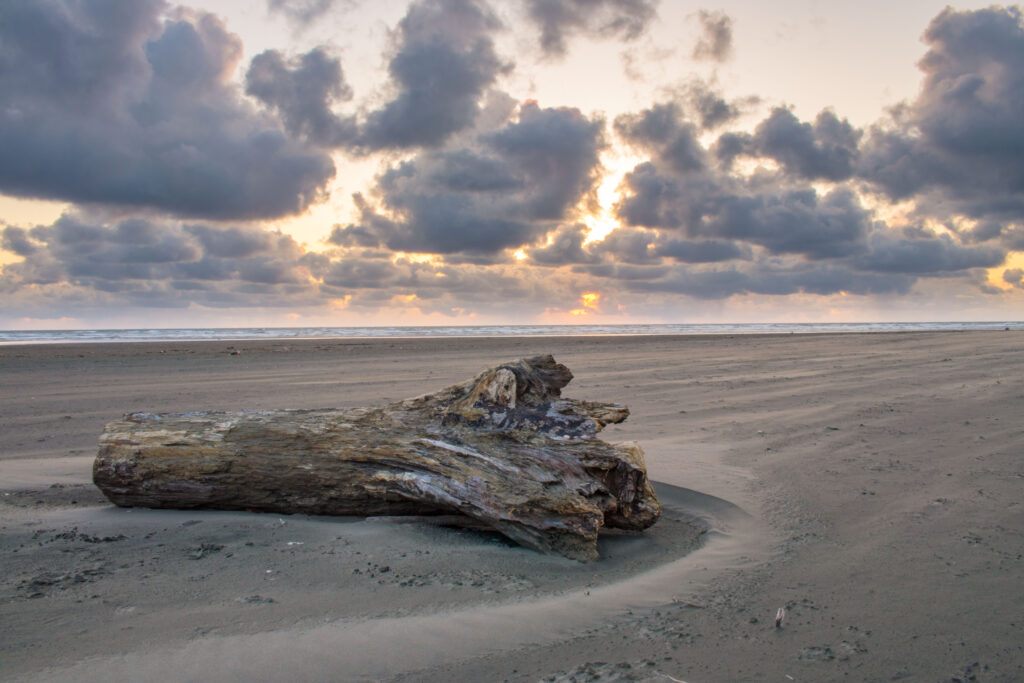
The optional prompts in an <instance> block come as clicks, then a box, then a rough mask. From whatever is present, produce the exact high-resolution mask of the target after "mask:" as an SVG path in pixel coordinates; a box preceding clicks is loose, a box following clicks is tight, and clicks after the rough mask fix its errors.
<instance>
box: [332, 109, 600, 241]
mask: <svg viewBox="0 0 1024 683" xmlns="http://www.w3.org/2000/svg"><path fill="white" fill-rule="evenodd" d="M603 129H604V121H603V120H601V119H597V118H595V119H590V118H587V117H585V116H584V115H582V114H581V113H580V112H579V111H578V110H576V109H542V108H540V107H538V106H537V105H536V104H534V103H526V104H524V105H523V106H522V107H520V109H519V112H518V119H517V120H515V121H510V122H507V123H506V124H505V125H504V126H502V127H500V128H498V129H497V130H494V131H484V132H480V133H479V134H476V135H472V136H468V137H466V138H464V139H462V140H461V144H460V145H449V146H448V147H447V148H446V149H443V150H436V151H435V150H426V151H423V152H421V153H420V154H418V155H417V156H415V157H413V158H412V159H410V160H408V161H405V162H402V163H400V164H398V165H397V166H394V167H392V168H390V169H389V170H387V171H386V172H385V173H383V174H381V175H380V176H379V177H378V179H377V188H376V192H377V194H378V195H379V202H380V208H381V209H382V210H383V211H386V212H387V215H382V213H381V212H380V211H374V210H373V209H372V208H370V206H369V205H368V204H367V203H366V202H365V201H364V200H362V199H360V201H361V202H362V206H361V215H360V221H359V223H358V224H352V225H350V226H347V227H345V228H342V229H339V230H337V231H336V232H334V233H332V238H331V239H332V241H333V242H334V243H336V244H343V243H344V244H351V243H362V244H370V243H372V242H373V240H372V239H369V236H370V235H374V236H376V238H377V240H378V241H379V242H380V243H383V244H385V245H386V246H387V247H388V248H390V249H395V250H399V251H409V252H428V253H437V254H449V255H454V254H459V253H461V254H463V255H469V254H475V255H477V256H482V255H486V254H491V255H493V254H495V253H497V252H500V251H501V250H504V249H510V248H515V247H520V246H523V245H526V244H529V243H530V242H532V241H533V240H534V239H535V238H536V237H537V236H538V235H540V234H543V233H545V232H547V231H549V230H552V229H554V228H555V227H557V224H558V223H559V222H561V221H562V220H563V219H565V218H567V217H569V216H570V214H571V211H572V209H574V207H576V205H577V204H579V203H580V202H585V201H586V200H587V198H588V197H589V196H591V195H592V193H593V191H594V183H595V182H596V180H597V178H598V175H599V171H600V161H599V155H600V151H601V149H603V146H604V138H603Z"/></svg>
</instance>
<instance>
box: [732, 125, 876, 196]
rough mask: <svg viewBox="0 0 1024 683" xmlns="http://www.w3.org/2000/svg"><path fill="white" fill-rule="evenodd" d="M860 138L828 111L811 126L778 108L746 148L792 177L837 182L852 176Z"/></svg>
mask: <svg viewBox="0 0 1024 683" xmlns="http://www.w3.org/2000/svg"><path fill="white" fill-rule="evenodd" d="M860 137H861V131H859V130H857V129H855V128H854V127H853V126H851V125H850V122H849V121H847V120H846V119H842V120H840V119H839V117H837V116H836V115H835V113H834V112H832V111H830V110H828V109H826V110H824V111H822V112H821V113H819V114H818V116H817V118H816V119H815V120H814V124H813V125H812V124H810V123H805V122H803V121H800V120H799V119H798V118H797V117H796V116H794V115H793V112H791V111H789V110H788V109H783V108H781V107H778V108H776V109H774V110H773V111H772V113H771V115H770V116H769V117H768V118H767V119H765V120H764V121H762V122H761V123H760V124H758V126H757V129H756V130H755V131H754V135H753V137H752V138H751V139H750V143H749V144H750V145H751V146H752V148H753V149H752V151H753V152H754V153H755V154H757V155H759V156H763V157H769V158H772V159H774V160H775V161H777V162H779V164H781V165H782V166H783V168H784V169H785V170H786V171H787V172H788V173H789V174H790V175H792V176H796V177H798V178H802V179H805V180H833V181H838V180H846V179H847V178H849V177H850V176H851V175H852V174H853V171H854V164H855V163H856V161H857V146H858V143H859V142H860Z"/></svg>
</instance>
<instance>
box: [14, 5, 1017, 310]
mask: <svg viewBox="0 0 1024 683" xmlns="http://www.w3.org/2000/svg"><path fill="white" fill-rule="evenodd" d="M1021 92H1024V12H1022V9H1021V7H1020V6H1019V5H989V4H987V3H972V2H961V3H957V4H956V5H953V6H947V5H946V3H944V2H941V1H939V2H933V1H931V0H903V1H902V2H899V3H893V2H891V1H887V2H882V1H879V0H865V1H864V2H860V3H856V4H855V3H835V2H828V1H826V0H780V1H778V2H773V3H764V2H755V1H754V0H728V1H722V2H688V1H687V2H684V1H681V0H661V2H658V0H519V1H511V0H504V1H501V2H499V1H497V0H492V1H491V2H487V1H485V0H414V1H412V2H409V1H408V0H383V1H381V0H378V1H373V2H371V1H370V0H193V1H192V2H185V3H182V4H178V3H175V2H169V1H168V2H165V1H164V0H8V1H7V2H4V3H2V4H0V329H74V328H119V327H120V328H136V327H249V326H324V325H329V326H348V325H483V324H614V323H737V322H741V323H750V322H875V321H878V322H883V321H985V320H996V321H1003V320H1021V319H1024V98H1022V97H1021V95H1020V93H1021Z"/></svg>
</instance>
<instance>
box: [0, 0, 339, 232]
mask: <svg viewBox="0 0 1024 683" xmlns="http://www.w3.org/2000/svg"><path fill="white" fill-rule="evenodd" d="M164 10H165V5H164V3H163V2H159V1H157V0H82V1H81V2H70V1H69V0H55V1H53V2H9V3H3V4H0V191H3V192H6V193H9V194H13V195H19V196H30V197H43V198H50V199H60V200H69V201H76V202H98V203H107V204H115V205H123V206H131V207H151V208H156V209H160V210H163V211H167V212H170V213H174V214H178V215H183V216H205V217H210V218H254V217H271V216H283V215H288V214H293V213H297V212H300V211H302V210H303V209H305V208H306V207H307V206H308V205H309V204H310V203H312V202H313V201H315V200H316V199H317V198H318V197H319V196H320V194H321V192H322V191H323V189H324V187H325V184H326V182H327V181H328V180H329V179H330V178H331V177H332V176H333V175H334V165H333V163H332V162H331V160H330V158H329V157H328V156H326V155H325V154H323V153H321V152H318V151H315V150H312V149H309V148H307V147H305V146H303V145H301V144H299V143H297V142H295V141H293V140H291V139H289V138H288V137H286V136H285V135H284V134H283V132H282V131H281V130H280V129H279V128H278V126H277V125H276V124H275V123H274V122H273V121H270V120H268V119H266V118H265V117H263V116H261V115H259V114H258V113H257V112H255V111H254V110H252V109H251V108H250V107H249V106H248V105H247V104H246V103H245V102H244V101H243V100H242V99H241V97H240V94H239V93H238V91H237V88H236V87H235V86H234V85H232V83H231V80H230V79H231V77H232V73H233V71H234V69H235V66H236V65H237V63H238V60H239V59H240V56H241V52H242V46H241V43H240V41H239V39H238V38H237V37H236V36H234V35H233V34H231V33H228V32H227V30H226V29H225V27H224V25H223V24H222V23H221V21H220V20H219V19H217V18H216V17H214V16H213V15H210V14H205V13H201V12H192V11H187V10H176V11H174V12H171V13H170V14H166V15H165V14H164Z"/></svg>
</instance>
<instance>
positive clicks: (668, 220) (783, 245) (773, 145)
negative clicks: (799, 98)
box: [588, 103, 1015, 297]
mask: <svg viewBox="0 0 1024 683" xmlns="http://www.w3.org/2000/svg"><path fill="white" fill-rule="evenodd" d="M615 128H616V131H617V132H618V133H619V135H620V136H621V137H622V138H623V139H625V140H626V141H627V142H629V143H630V144H631V145H632V146H633V147H635V148H637V149H641V150H645V151H646V152H648V154H649V155H650V161H647V162H643V163H640V164H638V165H637V166H636V167H635V168H634V169H633V170H632V171H631V172H629V173H627V174H626V176H625V178H624V180H623V190H624V191H623V194H622V195H621V198H620V200H619V203H618V204H617V205H616V212H617V215H618V217H619V219H620V220H621V221H622V223H623V224H624V225H625V226H627V227H624V228H620V229H619V230H618V231H616V232H613V233H612V234H611V235H609V237H608V238H606V239H605V243H602V244H593V245H589V247H588V248H589V250H590V251H591V252H593V253H599V254H602V255H604V256H605V257H606V258H611V259H613V260H614V261H615V262H616V263H624V264H633V265H638V266H639V265H644V264H649V265H656V264H662V263H664V262H665V261H664V259H674V260H676V261H678V262H681V263H688V264H699V263H716V262H734V263H735V262H739V263H738V264H737V265H734V266H733V267H731V268H711V269H709V268H706V267H704V268H691V267H686V268H683V269H682V270H674V271H673V272H674V273H676V276H675V277H676V279H675V280H671V281H661V280H659V281H658V282H654V281H653V280H652V283H651V286H652V287H654V288H655V289H659V290H664V291H679V292H681V293H691V294H693V295H694V296H702V297H705V296H707V297H715V296H730V295H731V294H730V292H731V293H744V292H746V293H757V294H788V293H794V292H801V291H802V292H809V293H815V294H819V293H823V294H830V293H835V292H838V291H846V292H854V293H883V292H900V291H904V290H906V289H907V288H908V287H909V286H910V285H911V284H913V282H914V281H916V280H917V279H918V278H920V277H947V276H950V275H956V274H959V275H963V274H965V273H967V272H968V271H971V270H973V269H982V268H992V267H996V266H998V265H999V264H1001V263H1002V262H1003V261H1004V259H1005V256H1006V250H1007V248H1010V247H1009V242H1010V238H1009V234H1015V233H1014V231H1008V230H1005V229H1004V228H1003V226H1001V225H995V224H977V225H975V226H973V229H972V230H971V231H969V232H968V231H965V233H964V234H963V235H959V236H950V235H944V236H939V235H937V234H935V233H933V232H932V231H930V230H925V229H923V228H914V229H911V228H904V229H902V230H896V229H894V228H891V227H890V226H887V225H885V224H884V223H880V222H878V221H876V219H875V218H874V216H873V213H872V211H870V210H868V209H866V208H864V206H863V205H862V204H861V202H860V199H859V197H858V195H857V194H856V193H855V192H854V190H853V189H852V187H851V186H850V185H848V184H842V185H838V186H837V187H835V188H834V189H832V190H831V191H828V192H819V191H818V190H817V189H815V188H814V187H813V186H811V185H809V181H812V180H832V181H834V182H843V181H847V180H850V179H853V177H854V172H855V170H856V165H857V163H858V154H859V150H858V146H859V143H860V136H861V134H860V131H858V130H856V129H855V128H853V127H852V126H851V125H850V124H849V123H848V122H847V121H845V120H841V119H839V118H838V117H837V116H835V115H834V114H833V113H832V112H831V111H828V110H826V111H823V112H822V113H821V114H819V116H818V117H817V119H816V120H815V122H814V123H813V124H810V123H804V122H801V121H799V120H798V119H797V118H796V117H795V116H793V115H792V113H791V112H789V111H788V110H786V109H776V110H774V111H773V112H772V113H771V115H770V116H769V117H768V118H766V119H765V120H764V121H762V123H761V124H760V125H758V126H757V128H756V130H755V132H754V133H753V134H742V133H739V134H738V133H723V134H722V135H720V136H719V138H718V140H717V141H715V142H713V143H711V151H710V153H709V151H708V150H707V149H705V147H704V146H703V144H702V143H701V142H700V139H699V138H698V137H697V133H696V127H695V126H694V125H693V124H692V123H690V122H689V121H688V120H687V118H686V116H685V112H684V111H683V110H682V108H681V107H680V106H679V105H678V104H676V103H669V104H661V105H655V106H653V107H651V108H650V109H647V110H644V111H642V112H640V113H638V114H634V115H629V116H621V117H619V118H618V119H616V122H615ZM741 155H742V156H747V157H750V158H753V159H765V158H770V159H773V160H775V161H777V162H778V164H779V169H778V171H763V170H762V171H758V172H755V173H753V174H751V175H749V176H743V175H740V174H736V173H733V172H732V171H731V167H732V163H733V160H734V159H735V158H736V157H737V156H741ZM638 228H643V230H639V229H638ZM680 235H682V236H683V237H685V239H680ZM972 242H973V243H978V242H984V243H985V244H984V245H978V246H972V245H971V243H972ZM780 258H781V259H782V261H779V259H780ZM777 262H780V263H784V264H785V267H778V266H775V265H772V264H775V263H777ZM787 270H792V272H793V275H792V276H788V275H787V274H786V272H787ZM588 272H591V273H592V274H600V273H599V271H597V270H594V269H590V270H588ZM604 272H605V273H606V274H607V273H612V272H614V269H607V268H606V269H605V271H604ZM798 275H799V277H797V276H798ZM605 276H607V277H612V275H610V274H607V275H605Z"/></svg>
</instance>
